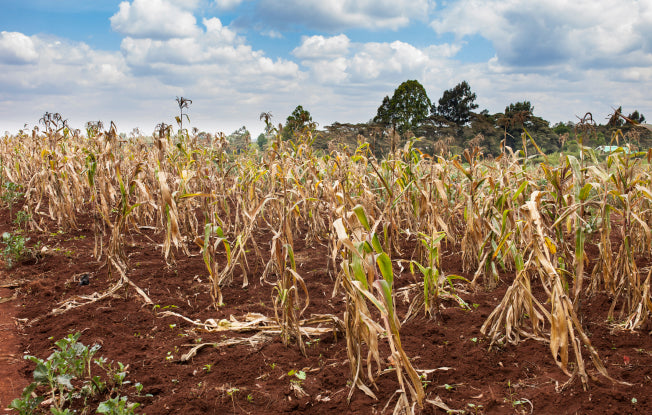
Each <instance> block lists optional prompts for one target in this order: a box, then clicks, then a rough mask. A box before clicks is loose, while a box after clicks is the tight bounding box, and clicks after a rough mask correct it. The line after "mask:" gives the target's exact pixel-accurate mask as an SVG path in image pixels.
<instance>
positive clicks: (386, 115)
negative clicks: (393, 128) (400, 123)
mask: <svg viewBox="0 0 652 415" xmlns="http://www.w3.org/2000/svg"><path fill="white" fill-rule="evenodd" d="M373 121H374V122H375V123H378V124H383V125H394V112H393V109H392V101H391V100H390V99H389V96H387V95H385V98H383V103H382V104H380V107H378V111H377V112H376V116H375V117H374V119H373Z"/></svg>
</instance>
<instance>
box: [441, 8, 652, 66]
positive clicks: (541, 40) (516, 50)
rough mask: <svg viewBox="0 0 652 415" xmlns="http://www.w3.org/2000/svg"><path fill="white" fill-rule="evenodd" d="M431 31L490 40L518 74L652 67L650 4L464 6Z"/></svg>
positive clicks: (445, 10)
mask: <svg viewBox="0 0 652 415" xmlns="http://www.w3.org/2000/svg"><path fill="white" fill-rule="evenodd" d="M431 26H432V28H433V29H434V30H435V31H436V32H437V33H439V34H444V33H453V34H455V35H456V36H458V37H459V38H462V37H466V36H470V35H480V36H482V37H484V38H486V39H488V40H490V41H491V42H492V43H493V46H494V49H495V50H496V57H497V60H498V61H499V62H500V63H501V64H502V65H507V66H509V67H514V68H519V67H521V68H532V67H535V68H536V67H539V68H546V67H550V66H555V65H563V64H566V63H568V62H571V63H573V64H576V65H580V66H583V67H587V66H591V67H605V66H614V65H615V66H618V65H622V64H632V63H633V62H634V61H639V63H641V64H642V63H647V64H650V63H652V60H651V56H650V53H651V52H652V41H651V40H650V38H651V37H650V35H652V3H650V2H641V1H637V0H620V1H613V0H576V1H572V2H569V1H566V0H483V1H481V0H460V1H458V2H455V3H450V5H446V6H444V8H443V9H441V10H439V11H438V12H437V18H435V19H434V20H433V21H432V23H431ZM645 49H647V50H646V51H645Z"/></svg>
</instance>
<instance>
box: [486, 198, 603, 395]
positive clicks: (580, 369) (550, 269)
mask: <svg viewBox="0 0 652 415" xmlns="http://www.w3.org/2000/svg"><path fill="white" fill-rule="evenodd" d="M541 197H542V194H541V193H540V192H538V191H536V192H534V193H533V194H532V197H531V199H530V200H529V201H528V202H526V204H525V205H524V206H523V207H522V212H523V215H524V219H525V220H526V221H527V222H526V224H525V227H524V229H523V232H522V235H523V237H527V238H529V240H530V245H529V246H530V249H531V251H530V254H529V259H528V261H527V262H526V263H525V264H523V265H522V266H521V265H520V261H519V265H517V268H518V269H519V275H518V276H517V278H516V280H515V282H514V284H513V285H512V288H510V289H509V290H508V292H507V293H506V295H505V297H506V298H508V299H509V300H508V301H505V300H504V301H503V302H502V303H501V304H500V305H499V306H498V307H497V308H496V310H494V312H493V313H492V314H491V316H490V317H489V318H488V319H487V322H486V323H485V324H484V325H483V327H482V331H483V332H484V333H487V335H489V336H490V337H491V338H492V341H495V340H496V339H498V338H499V337H500V336H499V335H498V333H499V332H501V331H502V330H503V326H502V325H503V324H505V326H504V327H505V330H506V331H507V334H509V332H510V331H511V330H517V332H521V333H525V332H524V331H522V330H521V329H520V327H519V326H520V324H519V321H520V317H521V316H515V315H513V314H512V313H514V312H520V313H524V312H528V313H532V314H530V319H531V321H532V330H533V333H532V335H531V336H534V337H540V336H539V335H538V332H540V327H541V320H542V317H543V316H545V317H546V318H547V319H548V320H549V321H548V323H549V324H550V334H549V339H550V351H551V353H552V356H553V358H554V359H555V362H556V363H557V365H558V366H559V367H560V369H561V370H562V371H563V372H564V373H565V374H567V375H568V376H571V380H572V379H574V378H575V377H577V376H579V378H580V380H581V382H582V385H583V387H584V388H587V387H588V376H589V375H588V374H587V371H586V368H585V364H584V359H583V357H582V350H583V348H586V349H587V350H588V352H589V353H590V355H591V360H592V361H593V364H594V366H595V367H596V369H597V370H598V372H599V373H600V374H602V375H603V376H605V377H606V378H608V379H610V380H612V381H614V382H615V380H613V379H612V378H611V377H610V376H609V375H608V373H607V370H606V369H605V367H604V365H603V364H602V361H601V360H600V357H599V356H598V352H597V351H596V350H595V348H594V347H593V346H592V345H591V342H590V340H589V338H588V336H587V335H586V334H585V333H584V329H583V328H582V325H581V324H580V321H579V318H578V316H577V314H576V312H575V310H574V308H573V304H572V302H571V300H570V298H569V297H568V295H567V293H566V291H565V289H564V284H563V282H562V279H561V277H560V274H559V270H558V269H557V268H556V267H555V266H553V259H552V255H553V254H554V252H555V247H554V245H553V244H552V243H551V239H550V238H549V237H548V236H547V235H546V234H545V232H544V225H543V221H542V218H541V215H540V207H541V205H540V199H541ZM527 270H532V271H536V272H537V273H538V274H539V276H540V278H541V282H542V284H543V286H544V288H545V289H546V292H547V294H548V301H549V302H550V312H549V313H548V312H546V311H545V309H543V307H541V305H540V304H539V303H538V302H536V300H534V297H533V296H532V294H531V291H530V289H529V280H527V279H526V277H527V274H526V273H525V272H524V271H527ZM504 308H508V309H511V310H510V311H511V312H508V313H507V314H505V313H504ZM535 316H536V317H535ZM505 317H507V318H505ZM490 326H491V331H488V330H487V328H489V327H490ZM517 339H518V338H517V337H516V338H514V337H512V340H516V341H517ZM571 348H572V350H573V354H574V356H575V363H576V364H575V367H574V370H573V373H572V374H571V373H570V371H569V368H568V361H569V351H570V349H571ZM569 382H570V381H569Z"/></svg>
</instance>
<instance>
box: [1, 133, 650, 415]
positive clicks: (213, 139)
mask: <svg viewBox="0 0 652 415" xmlns="http://www.w3.org/2000/svg"><path fill="white" fill-rule="evenodd" d="M310 141H311V137H310V135H308V136H305V137H301V138H298V139H297V140H295V141H282V140H281V135H280V134H277V136H276V139H275V140H272V141H271V142H270V145H269V146H268V148H266V149H265V150H264V151H259V150H258V149H250V150H246V151H242V152H238V153H236V152H233V151H230V150H229V146H228V145H227V142H226V140H225V137H224V136H223V135H210V136H202V137H199V136H196V135H193V134H189V133H188V132H186V131H182V132H180V133H179V132H177V133H175V132H173V131H172V130H171V129H170V128H165V126H163V127H162V128H160V130H158V131H157V132H156V133H155V134H154V135H152V136H150V137H136V138H133V139H129V140H125V139H121V138H120V136H119V135H118V134H116V129H115V126H113V125H111V128H109V129H108V130H106V131H105V130H103V129H99V128H95V129H92V128H90V129H89V130H88V131H87V134H84V135H81V134H79V133H78V132H73V131H70V130H68V129H67V128H58V129H57V128H47V129H44V131H40V132H39V131H37V130H34V131H29V132H24V133H21V134H18V135H5V136H4V137H2V138H1V141H0V167H1V175H0V177H1V180H2V183H0V185H1V190H0V192H1V196H2V211H1V220H0V233H2V245H1V246H0V248H2V249H3V251H2V263H1V264H0V268H1V269H2V270H1V271H0V272H1V274H0V276H1V280H0V283H1V288H0V297H1V299H0V311H1V312H2V313H1V314H0V316H1V318H2V333H3V334H2V336H3V338H4V339H5V340H4V341H3V342H2V346H1V348H2V349H1V350H2V353H1V356H0V357H2V360H3V361H2V364H1V365H0V367H1V368H0V377H1V382H2V388H1V391H0V404H1V408H2V409H3V410H4V411H5V412H3V413H55V414H65V413H82V414H90V413H96V411H99V412H101V413H112V414H123V413H124V414H127V413H144V414H150V415H154V414H171V413H175V414H226V413H236V414H245V413H246V414H278V413H283V412H290V413H352V414H353V413H355V414H413V413H414V414H431V413H440V414H445V413H452V414H476V413H486V414H494V413H496V414H510V413H523V414H529V413H536V414H548V413H568V414H575V413H578V414H580V413H581V414H587V413H596V414H598V413H599V414H625V413H650V412H651V411H652V393H651V392H652V378H651V376H652V370H651V365H652V341H651V337H650V331H651V330H652V324H651V323H650V316H651V313H652V301H651V294H650V283H651V281H650V279H651V275H652V268H651V264H652V261H651V258H650V248H651V244H652V233H651V231H650V227H651V226H652V209H651V208H652V167H651V165H650V157H651V156H652V152H648V153H639V154H629V153H627V152H625V151H617V152H615V153H613V154H611V155H608V156H607V157H606V158H605V157H600V158H598V157H596V154H595V153H594V152H593V151H592V150H591V149H588V148H587V149H583V151H582V153H581V154H580V157H574V156H570V155H568V156H566V155H562V156H561V158H560V161H559V162H558V163H552V162H550V161H549V160H548V159H547V158H546V157H545V156H543V160H544V161H543V162H536V163H535V162H534V161H533V159H532V157H528V155H527V154H523V153H522V152H521V153H514V152H512V151H510V149H509V148H507V149H505V152H504V153H503V154H502V155H501V156H500V157H498V158H492V159H489V158H486V157H483V155H482V152H481V151H480V150H479V149H477V148H475V149H468V150H466V151H464V153H463V154H462V155H461V156H455V157H437V156H435V157H432V156H429V155H425V154H423V153H422V152H421V151H420V150H419V149H418V148H417V147H416V146H415V143H414V142H409V143H407V144H405V145H404V146H403V147H402V148H399V149H397V150H396V151H395V152H393V153H392V154H389V155H387V156H386V157H384V158H382V159H379V158H376V157H374V156H373V153H372V152H371V151H370V149H369V145H368V144H367V143H366V142H365V140H364V138H362V137H360V140H359V143H358V146H357V148H356V147H355V146H353V147H351V146H348V147H347V146H344V145H339V146H337V145H333V146H332V148H331V149H330V151H329V152H316V151H315V150H314V149H313V148H312V146H311V145H310V144H311V143H310ZM535 155H538V154H535ZM530 156H532V155H530ZM538 156H539V160H540V159H541V156H542V155H538ZM65 339H67V340H65ZM100 356H101V357H100ZM73 366H74V367H73ZM26 387H27V388H26ZM23 388H26V389H25V392H23ZM10 405H11V408H12V409H11V410H9V409H6V410H5V409H4V408H8V407H9V406H10ZM107 408H108V409H107ZM111 411H113V412H111Z"/></svg>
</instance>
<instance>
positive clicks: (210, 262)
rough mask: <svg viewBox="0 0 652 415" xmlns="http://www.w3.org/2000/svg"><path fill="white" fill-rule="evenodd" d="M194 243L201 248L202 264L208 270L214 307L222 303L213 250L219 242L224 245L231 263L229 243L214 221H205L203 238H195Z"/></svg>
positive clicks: (228, 260) (228, 261)
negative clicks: (213, 237) (213, 238)
mask: <svg viewBox="0 0 652 415" xmlns="http://www.w3.org/2000/svg"><path fill="white" fill-rule="evenodd" d="M213 234H215V235H216V238H215V242H213V243H212V244H211V237H212V235H213ZM195 244H197V246H199V247H200V248H201V250H202V258H203V259H204V264H205V265H206V269H207V270H208V275H209V277H210V280H211V298H212V299H213V306H215V308H217V307H220V306H222V305H223V303H224V301H223V297H222V290H221V289H220V281H219V275H220V273H219V268H218V263H217V261H216V260H215V252H216V251H217V247H218V246H219V245H220V244H223V245H224V250H225V251H226V258H227V263H228V264H230V263H231V245H229V242H228V241H227V239H226V238H225V237H224V233H223V232H222V228H221V227H220V226H218V225H216V224H214V223H207V224H206V225H205V226H204V238H195Z"/></svg>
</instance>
